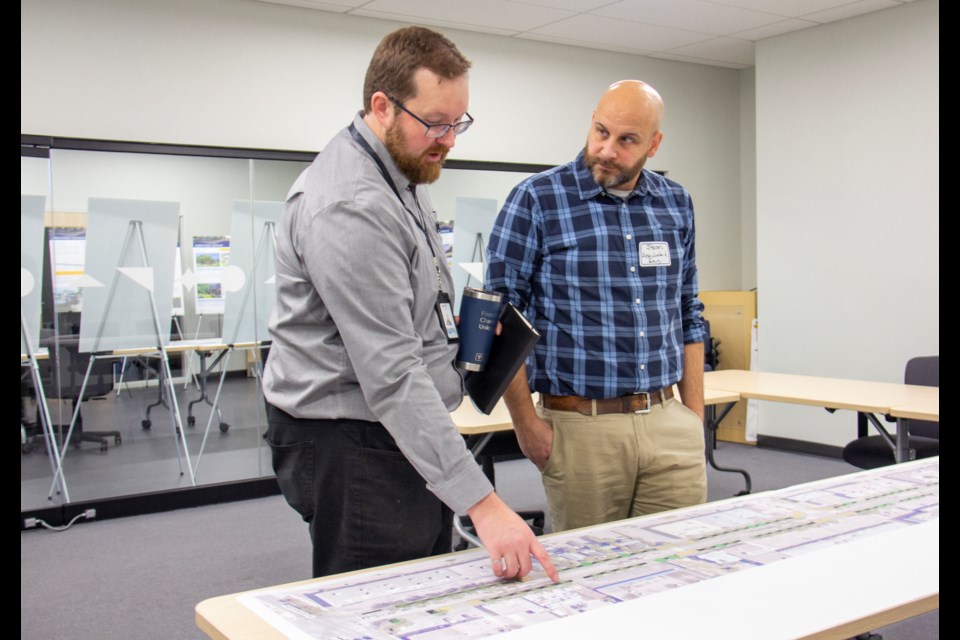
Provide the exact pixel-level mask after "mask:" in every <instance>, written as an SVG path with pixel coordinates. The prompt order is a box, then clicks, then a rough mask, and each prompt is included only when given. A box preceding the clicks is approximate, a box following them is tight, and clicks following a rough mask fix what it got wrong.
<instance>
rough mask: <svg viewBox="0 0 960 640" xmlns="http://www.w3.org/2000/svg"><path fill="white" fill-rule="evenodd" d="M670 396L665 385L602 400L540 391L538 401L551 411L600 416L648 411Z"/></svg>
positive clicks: (670, 391) (670, 388) (669, 390)
mask: <svg viewBox="0 0 960 640" xmlns="http://www.w3.org/2000/svg"><path fill="white" fill-rule="evenodd" d="M672 397H673V387H665V388H663V389H660V390H659V391H651V392H650V393H646V392H644V393H633V394H630V395H629V396H620V397H619V398H605V399H603V400H592V399H590V398H582V397H580V396H554V395H551V394H549V393H541V394H540V402H541V403H542V404H543V408H544V409H550V410H552V411H576V412H577V413H581V414H583V415H585V416H602V415H604V414H608V413H649V412H650V407H651V406H652V405H655V404H663V403H664V402H666V401H667V400H669V399H670V398H672Z"/></svg>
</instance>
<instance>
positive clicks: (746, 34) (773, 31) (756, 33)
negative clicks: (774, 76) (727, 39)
mask: <svg viewBox="0 0 960 640" xmlns="http://www.w3.org/2000/svg"><path fill="white" fill-rule="evenodd" d="M818 24H820V23H818V22H810V21H809V20H798V19H796V18H787V19H786V20H781V21H780V22H774V23H773V24H768V25H766V26H764V27H757V28H756V29H747V30H746V31H739V32H737V33H731V34H728V35H731V36H734V37H736V38H739V39H741V40H754V41H756V40H763V39H764V38H772V37H773V36H779V35H780V34H782V33H789V32H791V31H799V30H800V29H806V28H808V27H815V26H817V25H818Z"/></svg>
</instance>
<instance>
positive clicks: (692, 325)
mask: <svg viewBox="0 0 960 640" xmlns="http://www.w3.org/2000/svg"><path fill="white" fill-rule="evenodd" d="M687 216H688V232H687V234H686V237H685V239H684V247H683V282H682V283H681V285H680V313H681V318H682V321H683V343H684V344H692V343H696V342H703V341H704V340H705V339H706V335H707V333H706V329H705V328H704V324H703V303H702V302H701V301H700V298H699V297H698V295H699V293H700V290H699V284H698V282H697V250H696V226H695V224H694V215H693V199H692V198H690V195H689V194H687Z"/></svg>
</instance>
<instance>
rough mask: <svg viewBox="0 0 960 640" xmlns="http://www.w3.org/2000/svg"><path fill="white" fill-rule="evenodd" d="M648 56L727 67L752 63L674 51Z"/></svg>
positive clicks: (733, 67)
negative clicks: (677, 53) (696, 56)
mask: <svg viewBox="0 0 960 640" xmlns="http://www.w3.org/2000/svg"><path fill="white" fill-rule="evenodd" d="M648 57H650V58H659V59H661V60H674V61H676V62H692V63H693V64H705V65H709V66H711V67H726V68H727V69H749V68H750V67H752V66H753V65H752V64H737V63H735V62H721V61H719V60H711V59H709V58H695V57H693V56H678V55H675V54H672V53H651V54H650V55H649V56H648Z"/></svg>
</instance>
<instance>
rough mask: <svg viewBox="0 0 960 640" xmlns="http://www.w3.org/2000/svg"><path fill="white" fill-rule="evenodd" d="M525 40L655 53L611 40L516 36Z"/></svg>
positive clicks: (524, 34) (530, 34) (636, 52)
mask: <svg viewBox="0 0 960 640" xmlns="http://www.w3.org/2000/svg"><path fill="white" fill-rule="evenodd" d="M514 37H516V38H522V39H523V40H537V41H539V42H552V43H554V44H566V45H571V46H574V47H585V48H587V49H599V50H601V51H616V52H619V53H631V54H634V55H641V56H644V55H649V54H651V53H653V51H652V50H650V49H641V48H639V47H637V46H630V47H622V46H619V45H616V44H611V43H609V42H585V41H583V40H574V39H573V38H565V37H562V36H545V35H541V34H538V33H520V34H517V35H516V36H514Z"/></svg>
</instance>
